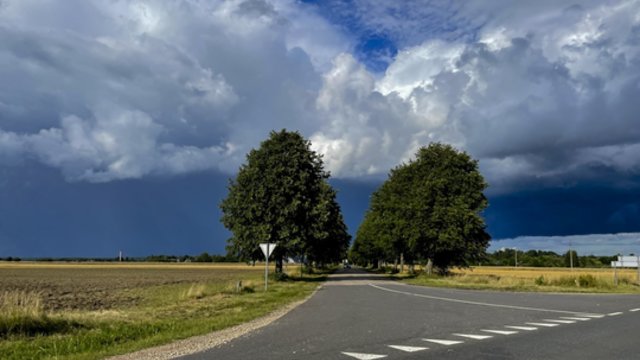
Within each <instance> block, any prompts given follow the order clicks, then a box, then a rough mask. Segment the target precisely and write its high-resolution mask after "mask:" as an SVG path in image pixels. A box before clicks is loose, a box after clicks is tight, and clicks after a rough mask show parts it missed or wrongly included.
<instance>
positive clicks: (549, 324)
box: [527, 322, 560, 327]
mask: <svg viewBox="0 0 640 360" xmlns="http://www.w3.org/2000/svg"><path fill="white" fill-rule="evenodd" d="M527 325H533V326H544V327H554V326H559V325H560V324H551V323H539V322H528V323H527Z"/></svg>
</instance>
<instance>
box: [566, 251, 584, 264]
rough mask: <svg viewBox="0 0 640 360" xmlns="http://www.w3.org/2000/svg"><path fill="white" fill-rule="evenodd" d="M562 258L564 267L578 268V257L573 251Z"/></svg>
mask: <svg viewBox="0 0 640 360" xmlns="http://www.w3.org/2000/svg"><path fill="white" fill-rule="evenodd" d="M562 257H563V258H564V266H565V267H580V266H581V264H580V257H579V256H578V252H577V251H575V250H569V251H567V252H566V253H564V255H563V256H562Z"/></svg>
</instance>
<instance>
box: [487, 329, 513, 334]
mask: <svg viewBox="0 0 640 360" xmlns="http://www.w3.org/2000/svg"><path fill="white" fill-rule="evenodd" d="M480 331H484V332H488V333H492V334H498V335H513V334H517V333H518V332H517V331H511V330H485V329H483V330H480Z"/></svg>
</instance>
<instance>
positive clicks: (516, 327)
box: [505, 325, 538, 331]
mask: <svg viewBox="0 0 640 360" xmlns="http://www.w3.org/2000/svg"><path fill="white" fill-rule="evenodd" d="M505 327H506V328H507V329H516V330H524V331H533V330H538V328H537V327H533V326H513V325H505Z"/></svg>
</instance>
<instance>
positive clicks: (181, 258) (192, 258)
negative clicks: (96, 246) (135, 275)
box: [0, 252, 240, 263]
mask: <svg viewBox="0 0 640 360" xmlns="http://www.w3.org/2000/svg"><path fill="white" fill-rule="evenodd" d="M22 260H25V261H40V262H54V261H60V262H119V261H120V258H118V257H108V258H97V257H37V258H25V259H23V258H19V257H13V256H9V257H5V258H0V261H22ZM122 261H125V262H216V263H217V262H238V261H240V260H239V259H238V258H237V257H235V256H233V255H231V254H226V255H217V254H211V255H209V253H207V252H203V253H202V254H200V255H149V256H145V257H123V258H122Z"/></svg>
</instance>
